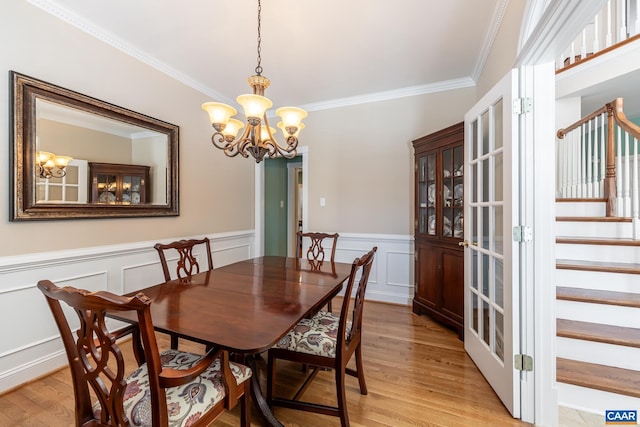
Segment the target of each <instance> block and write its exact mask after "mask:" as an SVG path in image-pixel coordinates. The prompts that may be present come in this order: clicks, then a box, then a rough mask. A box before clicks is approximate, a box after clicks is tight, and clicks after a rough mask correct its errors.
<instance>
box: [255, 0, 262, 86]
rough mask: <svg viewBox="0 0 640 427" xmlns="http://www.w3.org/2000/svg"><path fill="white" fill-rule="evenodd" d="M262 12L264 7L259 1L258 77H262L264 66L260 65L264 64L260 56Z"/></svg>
mask: <svg viewBox="0 0 640 427" xmlns="http://www.w3.org/2000/svg"><path fill="white" fill-rule="evenodd" d="M261 12H262V5H261V4H260V0H258V65H257V66H256V74H257V75H261V74H262V65H260V64H261V63H262V56H261V55H260V53H261V44H262V37H261V35H260V15H261Z"/></svg>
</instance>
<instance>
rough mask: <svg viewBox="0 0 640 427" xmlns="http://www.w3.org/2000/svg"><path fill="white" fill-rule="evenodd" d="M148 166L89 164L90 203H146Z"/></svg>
mask: <svg viewBox="0 0 640 427" xmlns="http://www.w3.org/2000/svg"><path fill="white" fill-rule="evenodd" d="M149 169H150V167H149V166H142V165H126V164H117V163H97V162H89V193H90V195H91V198H90V200H91V203H95V204H101V205H102V204H104V205H138V204H143V203H146V202H147V199H146V195H147V194H148V188H149Z"/></svg>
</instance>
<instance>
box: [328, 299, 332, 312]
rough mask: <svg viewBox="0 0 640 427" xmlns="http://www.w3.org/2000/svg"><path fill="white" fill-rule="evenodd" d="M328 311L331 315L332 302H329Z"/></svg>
mask: <svg viewBox="0 0 640 427" xmlns="http://www.w3.org/2000/svg"><path fill="white" fill-rule="evenodd" d="M327 310H329V313H331V300H329V302H328V303H327Z"/></svg>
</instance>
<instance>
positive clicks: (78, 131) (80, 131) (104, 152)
mask: <svg viewBox="0 0 640 427" xmlns="http://www.w3.org/2000/svg"><path fill="white" fill-rule="evenodd" d="M36 134H37V135H38V143H37V147H36V149H37V150H38V151H50V152H53V153H55V154H57V155H60V156H70V157H73V158H74V159H82V160H87V161H89V162H104V163H124V164H131V163H132V160H131V153H132V147H131V139H129V138H124V137H122V136H118V135H113V134H110V133H105V132H99V131H96V130H92V129H88V128H83V127H79V126H73V125H69V124H66V123H61V122H56V121H52V120H46V119H39V120H38V131H37V133H36ZM165 146H166V145H165Z"/></svg>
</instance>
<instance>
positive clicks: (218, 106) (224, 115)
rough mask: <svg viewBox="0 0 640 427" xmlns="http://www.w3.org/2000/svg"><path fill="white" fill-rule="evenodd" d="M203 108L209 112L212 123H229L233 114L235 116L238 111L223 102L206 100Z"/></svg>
mask: <svg viewBox="0 0 640 427" xmlns="http://www.w3.org/2000/svg"><path fill="white" fill-rule="evenodd" d="M202 109H203V110H204V111H206V112H207V113H208V114H209V120H210V121H211V124H225V125H226V124H227V123H228V122H229V119H230V118H231V116H235V115H236V114H237V113H238V111H237V110H236V109H235V108H233V107H232V106H230V105H227V104H223V103H221V102H205V103H204V104H202Z"/></svg>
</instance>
